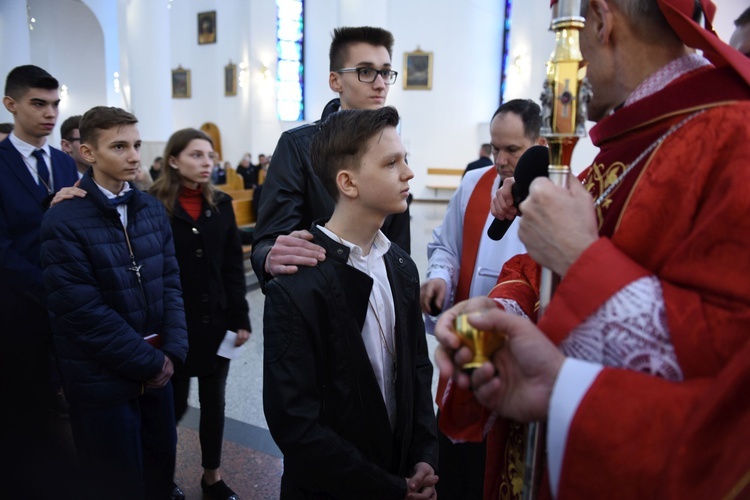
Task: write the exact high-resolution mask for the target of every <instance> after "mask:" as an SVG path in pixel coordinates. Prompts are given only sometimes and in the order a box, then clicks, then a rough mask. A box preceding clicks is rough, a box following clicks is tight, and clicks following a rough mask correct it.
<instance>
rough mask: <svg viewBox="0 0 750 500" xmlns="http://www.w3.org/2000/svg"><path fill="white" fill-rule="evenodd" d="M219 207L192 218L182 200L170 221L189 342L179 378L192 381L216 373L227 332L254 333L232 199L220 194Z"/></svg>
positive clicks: (205, 207)
mask: <svg viewBox="0 0 750 500" xmlns="http://www.w3.org/2000/svg"><path fill="white" fill-rule="evenodd" d="M215 204H216V208H211V207H210V206H208V204H207V203H206V202H205V201H204V202H203V208H202V210H201V215H200V217H199V218H198V220H193V218H192V217H190V216H189V215H188V214H187V212H185V210H184V209H183V208H182V206H181V205H180V204H179V202H178V203H177V204H176V206H175V210H174V215H173V217H172V233H173V234H174V246H175V253H176V255H177V262H178V263H179V265H180V281H181V283H182V296H183V300H184V301H185V318H186V319H187V330H188V340H189V342H190V350H189V351H188V357H187V360H186V361H185V367H184V372H183V371H180V375H185V376H191V377H194V376H199V375H206V374H210V373H213V372H214V371H215V370H216V350H217V349H218V348H219V344H220V343H221V341H222V339H223V338H224V335H225V334H226V331H227V330H232V331H235V332H236V331H237V329H240V328H244V329H245V330H250V319H249V318H248V312H249V308H248V305H247V301H246V300H245V293H246V285H245V266H244V263H243V259H242V244H241V243H240V235H239V231H238V230H237V223H236V222H235V218H234V211H233V210H232V198H231V197H230V196H229V195H227V194H226V193H222V192H221V191H216V194H215Z"/></svg>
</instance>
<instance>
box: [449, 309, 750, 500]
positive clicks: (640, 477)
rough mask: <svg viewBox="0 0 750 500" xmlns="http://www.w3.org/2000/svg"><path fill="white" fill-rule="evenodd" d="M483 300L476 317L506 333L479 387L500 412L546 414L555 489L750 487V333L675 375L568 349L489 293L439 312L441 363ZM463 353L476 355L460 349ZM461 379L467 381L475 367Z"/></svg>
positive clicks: (694, 491)
mask: <svg viewBox="0 0 750 500" xmlns="http://www.w3.org/2000/svg"><path fill="white" fill-rule="evenodd" d="M482 300H484V301H486V302H484V303H483V302H482ZM482 308H483V309H484V310H482V311H480V312H478V313H477V314H475V315H472V316H471V318H470V322H471V323H472V324H473V325H474V326H475V327H477V328H480V329H482V330H485V331H492V332H505V333H506V334H507V335H508V336H509V342H508V345H507V347H506V349H503V350H501V351H499V352H498V353H496V354H495V356H494V357H493V360H492V361H493V362H492V364H490V363H485V364H484V365H483V366H481V367H480V368H478V369H477V370H475V371H474V373H473V374H472V376H471V383H472V387H473V388H474V391H475V394H476V397H477V398H478V399H479V400H480V401H481V402H482V403H483V404H485V405H486V406H487V407H488V408H491V409H492V410H493V411H495V412H496V413H497V414H500V415H503V416H505V417H508V418H513V419H515V420H516V421H519V422H528V421H531V420H541V419H544V418H547V421H548V433H549V439H548V456H549V462H550V467H549V468H550V475H551V476H552V477H553V482H554V485H553V486H555V490H556V493H557V495H556V496H557V498H560V499H565V498H572V499H579V498H607V499H610V498H623V499H633V498H638V499H651V498H655V499H656V498H658V499H685V498H724V499H740V498H750V446H748V443H749V442H750V398H748V397H747V388H748V386H750V340H748V341H746V342H745V344H744V346H742V347H741V348H739V349H738V350H737V351H736V352H735V353H734V354H733V355H732V356H731V357H730V359H729V361H728V363H727V365H726V366H725V367H724V368H723V369H722V370H721V371H720V372H719V373H718V374H716V375H714V376H710V377H695V378H692V379H690V380H686V381H684V382H678V383H677V382H670V381H667V380H664V379H663V378H659V377H654V376H650V375H646V374H643V373H639V372H636V371H633V370H623V369H617V368H605V367H604V366H602V365H600V364H594V363H590V362H585V361H580V360H576V359H573V358H566V357H565V356H564V355H563V354H562V353H560V351H559V350H558V349H557V347H556V346H555V345H554V344H553V343H552V342H550V340H549V339H548V338H547V337H546V336H545V335H544V333H543V332H541V331H540V330H539V329H538V328H536V327H535V326H534V325H533V324H532V323H531V322H530V321H528V320H526V319H523V318H519V317H517V316H515V315H513V314H509V313H506V312H502V311H501V310H500V309H499V308H496V307H494V305H493V303H492V302H491V301H490V299H487V298H484V299H477V300H475V301H474V302H473V303H470V302H464V303H462V304H461V305H459V306H457V307H456V308H453V309H451V310H450V311H447V312H446V313H445V314H444V316H443V317H441V319H440V320H439V322H438V325H437V327H436V333H437V335H438V337H439V338H440V339H441V341H442V342H443V347H441V348H440V349H439V350H438V353H437V356H436V359H437V363H438V367H439V368H440V370H441V372H442V373H446V374H450V373H452V372H453V371H454V366H453V363H452V360H451V357H450V354H449V352H450V351H451V350H453V349H456V348H457V346H458V342H459V341H458V339H457V337H455V335H454V334H453V333H452V330H451V326H450V325H451V321H452V319H453V318H455V317H456V315H457V314H458V313H460V312H463V311H466V310H472V309H473V310H477V309H482ZM455 359H457V360H459V361H463V362H466V361H468V360H470V359H471V355H470V354H469V353H467V352H464V351H461V352H459V353H457V354H456V355H455ZM456 381H457V383H458V384H459V385H461V386H462V387H468V384H469V377H468V376H467V375H465V374H458V376H457V377H456ZM613 395H614V396H613ZM566 437H567V439H566Z"/></svg>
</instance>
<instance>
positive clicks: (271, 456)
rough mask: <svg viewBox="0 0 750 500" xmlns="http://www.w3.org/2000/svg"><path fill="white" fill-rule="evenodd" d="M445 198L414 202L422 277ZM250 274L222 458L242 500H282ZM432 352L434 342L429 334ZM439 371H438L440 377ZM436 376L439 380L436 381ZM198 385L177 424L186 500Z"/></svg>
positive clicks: (196, 471)
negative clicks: (246, 333) (245, 337)
mask: <svg viewBox="0 0 750 500" xmlns="http://www.w3.org/2000/svg"><path fill="white" fill-rule="evenodd" d="M446 205H447V203H445V202H419V201H415V202H414V203H412V204H411V215H412V220H411V236H412V240H411V244H412V252H411V253H412V258H413V259H414V261H415V263H416V264H417V267H418V268H419V270H420V274H421V278H422V279H423V278H424V273H425V270H426V268H427V243H428V242H429V241H430V240H431V235H432V230H433V229H434V228H435V226H437V225H438V224H440V222H441V221H442V218H443V215H444V214H445V208H446ZM254 280H255V278H254V276H248V284H249V285H250V291H249V292H248V294H247V300H248V302H249V303H250V310H251V321H252V325H253V334H252V336H251V338H250V340H249V341H248V343H247V344H246V345H245V347H244V348H243V351H242V352H241V354H240V357H239V358H238V359H236V360H234V361H232V365H231V368H230V371H229V378H228V381H227V406H226V416H227V422H226V428H225V431H224V448H223V456H222V475H223V478H224V480H225V482H226V483H227V484H228V485H229V486H230V487H231V488H232V489H234V490H235V491H236V492H237V494H238V495H239V496H240V498H242V499H243V500H248V499H272V498H278V494H279V483H280V478H281V471H282V460H281V453H280V452H279V450H278V448H277V447H276V445H275V444H274V442H273V440H272V439H271V436H270V433H269V432H268V426H267V424H266V420H265V417H264V416H263V404H262V386H263V357H262V356H263V294H262V293H261V291H260V289H258V288H257V284H256V285H255V286H253V285H252V283H253V282H254ZM428 344H429V347H430V352H431V354H432V352H433V351H434V348H435V341H434V339H433V338H431V337H428ZM436 376H437V375H435V377H436ZM435 380H437V379H435ZM195 386H196V384H193V387H191V396H190V406H191V409H190V410H189V411H188V413H187V414H186V416H185V418H183V420H182V422H181V423H180V425H179V427H178V438H179V444H178V449H177V471H176V474H175V479H176V481H177V483H178V484H179V485H180V487H182V489H183V490H184V491H185V493H186V495H187V499H188V500H197V499H200V498H202V494H201V490H200V474H201V472H202V470H201V468H200V446H199V444H198V433H197V429H198V418H199V410H197V409H196V408H198V407H199V404H198V391H197V387H195Z"/></svg>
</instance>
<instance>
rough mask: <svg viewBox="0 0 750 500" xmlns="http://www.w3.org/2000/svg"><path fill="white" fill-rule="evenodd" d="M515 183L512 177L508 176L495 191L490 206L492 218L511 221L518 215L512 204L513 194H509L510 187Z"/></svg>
mask: <svg viewBox="0 0 750 500" xmlns="http://www.w3.org/2000/svg"><path fill="white" fill-rule="evenodd" d="M515 182H516V180H515V179H514V178H513V176H510V177H508V178H506V179H505V180H503V185H502V186H500V188H499V189H498V190H497V191H495V196H493V197H492V205H491V206H490V212H491V213H492V216H493V217H494V218H496V219H500V220H504V219H507V220H512V219H513V218H514V217H515V216H516V215H517V214H518V209H517V208H516V206H515V205H514V204H513V193H512V192H511V187H512V186H513V184H515Z"/></svg>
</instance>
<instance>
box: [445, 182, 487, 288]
mask: <svg viewBox="0 0 750 500" xmlns="http://www.w3.org/2000/svg"><path fill="white" fill-rule="evenodd" d="M496 177H497V171H496V170H495V169H494V168H490V169H488V170H487V171H486V172H485V173H484V174H483V175H482V177H480V178H479V182H477V185H476V186H475V187H474V191H472V193H471V197H470V198H469V203H468V204H467V205H466V213H464V231H463V241H462V246H461V269H460V270H459V274H458V284H457V285H456V299H455V301H454V302H456V303H458V302H461V301H462V300H466V299H468V298H469V292H470V291H471V281H472V278H473V276H474V266H475V265H476V263H477V253H478V252H479V244H480V243H481V242H482V238H483V236H484V235H483V234H482V233H483V232H484V225H485V223H486V222H487V214H488V213H489V212H490V204H491V203H492V185H493V184H494V182H495V178H496Z"/></svg>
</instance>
